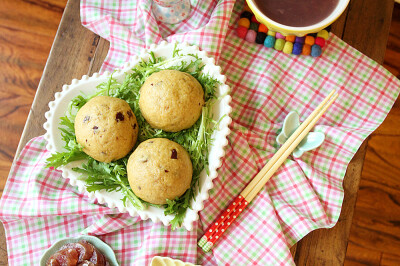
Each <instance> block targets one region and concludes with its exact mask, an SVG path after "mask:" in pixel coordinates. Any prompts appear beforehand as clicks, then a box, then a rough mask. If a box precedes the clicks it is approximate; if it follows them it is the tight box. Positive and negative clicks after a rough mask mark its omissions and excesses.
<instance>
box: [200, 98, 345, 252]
mask: <svg viewBox="0 0 400 266" xmlns="http://www.w3.org/2000/svg"><path fill="white" fill-rule="evenodd" d="M337 97H338V94H337V93H336V91H335V90H333V91H331V93H329V95H328V96H327V97H326V98H325V99H324V100H323V101H322V102H321V103H320V104H319V105H318V106H317V108H316V109H315V110H314V111H313V112H312V113H311V114H310V115H309V116H308V118H307V119H306V120H305V121H304V122H303V123H302V124H301V125H300V126H299V127H298V128H297V129H296V131H295V132H293V134H292V135H291V136H290V137H289V139H288V140H287V141H286V142H285V143H284V144H283V145H282V147H281V148H280V149H279V150H278V151H277V152H276V153H275V155H274V156H273V157H272V158H271V159H270V160H269V161H268V163H267V164H266V165H265V166H264V167H263V168H262V169H261V171H260V172H259V173H258V174H257V175H256V176H255V177H254V178H253V179H252V181H251V182H250V183H249V184H248V185H247V186H246V188H245V189H244V190H243V191H242V192H241V193H240V194H239V196H237V197H236V198H235V199H234V200H233V201H232V203H231V204H230V205H229V206H228V208H226V209H225V211H224V212H223V213H222V214H221V216H220V217H219V218H218V219H217V220H215V221H214V222H213V223H212V224H211V225H210V227H209V228H208V229H207V231H206V232H205V233H204V235H203V236H202V237H201V238H200V240H199V242H198V245H199V246H200V247H201V248H202V249H203V250H204V251H205V252H208V251H209V250H211V248H212V247H213V246H214V244H215V243H216V242H217V241H218V239H219V238H220V237H221V236H222V234H223V233H224V232H225V231H226V230H227V229H228V227H229V226H230V225H231V224H232V223H233V221H234V220H235V219H236V218H237V217H238V216H239V215H240V213H241V212H242V211H243V210H244V208H246V207H247V206H248V204H249V203H250V202H251V201H252V200H253V199H254V197H255V196H256V195H257V194H258V192H259V191H260V190H261V189H262V188H263V187H264V185H265V184H266V183H267V182H268V180H269V179H270V178H271V177H272V175H273V174H274V173H275V172H276V171H277V170H278V168H279V167H280V166H281V165H282V164H283V163H284V161H285V160H286V158H287V157H288V156H289V155H290V154H291V153H292V152H293V150H294V149H295V148H296V147H297V145H299V143H300V142H301V141H302V140H303V139H304V138H305V137H306V136H307V134H308V132H310V130H311V129H312V128H313V127H314V125H315V124H316V123H317V121H318V120H319V119H320V118H321V116H322V115H323V114H324V113H325V112H326V110H327V109H328V108H329V106H331V105H332V103H333V102H334V101H335V100H336V98H337Z"/></svg>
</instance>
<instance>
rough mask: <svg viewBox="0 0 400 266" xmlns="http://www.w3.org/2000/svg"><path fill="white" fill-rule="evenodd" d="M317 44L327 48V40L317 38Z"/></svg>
mask: <svg viewBox="0 0 400 266" xmlns="http://www.w3.org/2000/svg"><path fill="white" fill-rule="evenodd" d="M315 44H318V45H319V46H321V47H324V46H325V39H324V38H322V37H317V38H315Z"/></svg>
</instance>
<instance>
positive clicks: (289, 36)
mask: <svg viewBox="0 0 400 266" xmlns="http://www.w3.org/2000/svg"><path fill="white" fill-rule="evenodd" d="M285 39H286V41H287V42H294V41H295V40H296V36H294V35H288V36H286V38H285Z"/></svg>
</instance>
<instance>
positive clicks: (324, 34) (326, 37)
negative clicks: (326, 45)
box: [317, 30, 329, 40]
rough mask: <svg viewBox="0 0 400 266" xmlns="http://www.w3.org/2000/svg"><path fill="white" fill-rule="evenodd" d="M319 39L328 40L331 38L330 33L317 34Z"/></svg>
mask: <svg viewBox="0 0 400 266" xmlns="http://www.w3.org/2000/svg"><path fill="white" fill-rule="evenodd" d="M317 37H321V38H323V39H325V40H327V39H328V38H329V32H327V31H326V30H321V31H320V32H318V33H317Z"/></svg>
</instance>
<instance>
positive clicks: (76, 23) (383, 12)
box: [0, 0, 394, 265]
mask: <svg viewBox="0 0 400 266" xmlns="http://www.w3.org/2000/svg"><path fill="white" fill-rule="evenodd" d="M393 5H394V1H393V0H351V1H350V4H349V7H348V8H347V9H346V11H345V12H344V14H343V15H342V16H341V17H340V18H339V19H338V20H337V21H336V22H335V23H334V24H333V26H332V32H333V33H335V34H336V35H337V36H339V37H340V38H342V39H343V40H344V41H346V42H347V43H349V44H350V45H352V46H353V47H355V48H357V49H358V50H360V51H361V52H363V53H364V54H366V55H367V56H369V57H370V58H372V59H374V60H375V61H377V62H379V63H382V62H383V57H384V54H385V49H386V42H387V38H388V34H389V27H390V22H391V16H392V10H393ZM108 48H109V44H108V42H107V41H105V40H104V39H102V38H100V37H99V36H97V35H96V34H94V33H92V32H91V31H89V30H87V29H85V28H84V27H83V26H81V24H80V17H79V0H70V1H69V2H68V4H67V7H66V8H65V11H64V14H63V17H62V20H61V23H60V26H59V28H58V32H57V35H56V38H55V40H54V43H53V47H52V49H51V52H50V56H49V58H48V61H47V64H46V68H45V70H44V73H43V76H42V79H41V80H40V84H39V87H38V90H37V93H36V96H35V99H34V102H33V104H32V108H31V111H30V113H29V117H28V120H27V122H26V125H25V128H24V131H23V133H22V137H21V140H20V143H19V146H18V149H17V152H16V154H19V153H20V151H21V149H22V148H23V147H24V146H25V144H26V143H27V141H28V140H30V139H31V138H33V137H36V136H39V135H42V134H44V129H43V128H42V125H43V123H44V121H45V117H44V113H45V112H46V111H47V110H48V107H47V103H48V102H49V101H51V100H53V95H54V92H56V91H60V90H61V87H62V85H63V84H67V83H70V82H71V80H72V79H74V78H77V79H80V78H81V77H82V75H92V74H93V73H95V72H97V71H98V70H99V69H100V66H101V64H102V62H103V60H104V58H105V56H106V54H107V51H108ZM366 144H367V141H365V142H364V143H363V144H362V146H361V147H360V149H359V150H358V152H357V153H356V155H355V156H354V158H353V160H352V161H351V162H350V164H349V166H348V168H347V173H346V176H345V179H344V184H343V185H344V190H345V197H344V202H343V207H342V212H341V215H340V218H339V221H338V223H337V224H336V225H335V227H334V228H332V229H319V230H316V231H314V232H311V233H310V234H308V235H307V236H306V237H305V238H304V239H302V240H301V241H300V242H299V243H298V244H297V245H295V246H294V247H293V248H292V249H291V250H292V254H293V255H294V259H295V262H296V264H298V265H304V264H309V265H341V264H343V262H344V259H345V256H346V249H347V241H348V237H349V232H350V227H351V222H352V218H353V212H354V206H355V202H356V197H357V192H358V185H359V181H360V176H361V170H362V166H363V161H364V155H365V148H366V146H367V145H366ZM2 253H4V256H3V254H2ZM0 265H7V256H6V241H5V235H4V228H3V227H2V226H0Z"/></svg>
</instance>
